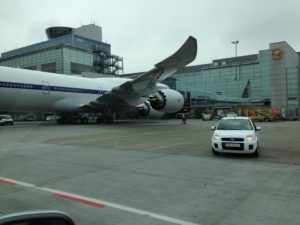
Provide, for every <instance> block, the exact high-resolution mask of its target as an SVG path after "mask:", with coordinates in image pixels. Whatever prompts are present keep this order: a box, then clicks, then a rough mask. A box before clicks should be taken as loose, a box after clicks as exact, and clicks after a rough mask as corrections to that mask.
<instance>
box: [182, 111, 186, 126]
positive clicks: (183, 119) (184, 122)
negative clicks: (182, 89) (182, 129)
mask: <svg viewBox="0 0 300 225" xmlns="http://www.w3.org/2000/svg"><path fill="white" fill-rule="evenodd" d="M181 124H186V115H185V113H182V115H181Z"/></svg>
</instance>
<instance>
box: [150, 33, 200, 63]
mask: <svg viewBox="0 0 300 225" xmlns="http://www.w3.org/2000/svg"><path fill="white" fill-rule="evenodd" d="M196 56H197V39H196V38H194V37H192V36H189V38H188V39H187V40H186V41H185V42H184V44H183V45H182V46H181V47H180V48H179V49H178V50H177V52H175V53H174V54H173V55H171V56H169V57H168V58H166V59H165V60H163V61H161V62H159V63H157V64H156V65H155V66H156V67H157V68H170V67H173V68H174V67H175V68H177V69H178V68H181V67H184V66H186V65H187V64H189V63H190V62H192V61H194V59H195V58H196Z"/></svg>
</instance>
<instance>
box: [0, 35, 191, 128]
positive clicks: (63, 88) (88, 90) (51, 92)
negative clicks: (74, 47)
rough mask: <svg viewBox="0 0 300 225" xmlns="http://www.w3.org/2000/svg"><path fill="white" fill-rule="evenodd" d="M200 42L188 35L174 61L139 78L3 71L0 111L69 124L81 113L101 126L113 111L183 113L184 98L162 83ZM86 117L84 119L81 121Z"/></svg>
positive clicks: (0, 69)
mask: <svg viewBox="0 0 300 225" xmlns="http://www.w3.org/2000/svg"><path fill="white" fill-rule="evenodd" d="M196 55H197V40H196V39H195V38H194V37H191V36H190V37H189V38H188V39H187V40H186V42H185V43H184V44H183V45H182V46H181V47H180V49H179V50H178V51H177V52H175V53H174V54H173V55H171V56H170V57H168V58H166V59H165V60H163V61H161V62H159V63H157V64H156V65H155V67H154V69H152V70H150V71H149V72H146V73H144V74H142V75H140V76H139V77H137V78H136V79H128V78H117V77H116V78H115V77H113V78H112V77H110V78H87V77H77V76H70V75H62V74H54V73H46V72H40V71H32V70H24V69H19V68H9V67H0V111H6V112H47V113H49V112H54V113H58V114H59V115H60V119H59V122H60V123H67V122H68V121H71V120H72V118H74V115H76V114H79V113H80V112H92V113H101V115H102V116H99V118H98V122H101V121H103V120H104V119H106V120H112V117H111V116H103V115H109V114H111V113H113V112H126V111H131V110H133V109H134V110H137V111H138V113H139V114H140V115H141V116H149V117H160V116H162V115H163V114H164V113H171V112H177V111H179V110H180V109H181V108H182V106H183V104H184V99H183V96H182V95H181V94H180V93H179V92H177V91H175V90H172V89H170V88H169V87H168V86H166V85H164V84H161V83H159V82H161V81H163V80H164V79H166V78H167V77H169V76H171V75H172V74H174V73H175V72H176V71H177V70H178V69H179V68H182V67H184V66H185V65H187V64H189V63H190V62H192V61H193V60H194V59H195V58H196ZM81 119H82V118H81Z"/></svg>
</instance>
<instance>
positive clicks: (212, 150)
mask: <svg viewBox="0 0 300 225" xmlns="http://www.w3.org/2000/svg"><path fill="white" fill-rule="evenodd" d="M211 152H212V153H213V155H219V154H220V153H219V152H217V151H216V150H214V149H213V148H211Z"/></svg>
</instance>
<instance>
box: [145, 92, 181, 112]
mask: <svg viewBox="0 0 300 225" xmlns="http://www.w3.org/2000/svg"><path fill="white" fill-rule="evenodd" d="M149 102H150V104H151V106H152V108H153V109H155V110H158V111H164V112H167V113H172V112H178V111H179V110H180V109H181V108H182V107H183V104H184V99H183V96H182V95H181V94H180V93H179V92H178V91H175V90H172V89H164V90H160V91H158V92H156V93H154V94H153V95H150V96H149Z"/></svg>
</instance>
